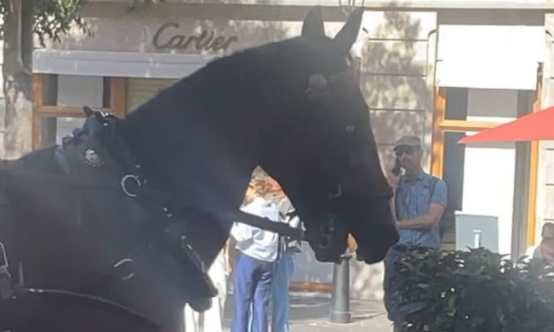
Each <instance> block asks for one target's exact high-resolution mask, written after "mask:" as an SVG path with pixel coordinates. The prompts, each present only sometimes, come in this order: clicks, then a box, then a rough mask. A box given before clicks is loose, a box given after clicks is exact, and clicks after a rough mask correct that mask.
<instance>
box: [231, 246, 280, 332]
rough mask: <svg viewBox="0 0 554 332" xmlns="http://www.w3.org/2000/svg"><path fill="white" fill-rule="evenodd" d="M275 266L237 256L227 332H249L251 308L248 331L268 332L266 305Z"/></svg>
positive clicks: (247, 257) (271, 263)
mask: <svg viewBox="0 0 554 332" xmlns="http://www.w3.org/2000/svg"><path fill="white" fill-rule="evenodd" d="M274 266H275V263H273V262H264V261H260V260H257V259H254V258H252V257H249V256H246V255H244V254H240V256H239V257H238V259H237V263H236V265H235V276H234V294H233V300H234V304H235V307H234V312H233V321H232V322H231V332H249V325H250V324H249V323H250V322H249V316H250V306H252V332H267V331H268V318H267V314H268V310H267V309H268V305H269V296H270V293H271V282H272V279H273V271H274Z"/></svg>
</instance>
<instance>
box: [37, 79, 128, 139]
mask: <svg viewBox="0 0 554 332" xmlns="http://www.w3.org/2000/svg"><path fill="white" fill-rule="evenodd" d="M33 91H34V96H33V148H34V149H37V148H40V147H45V146H51V145H54V144H56V143H60V142H61V139H62V137H64V136H66V135H69V134H71V132H72V131H73V129H74V128H76V127H79V126H81V125H82V124H83V121H84V117H85V114H84V112H83V106H85V105H86V106H90V107H92V108H94V109H98V110H101V111H103V112H111V113H114V114H116V115H118V116H124V114H125V79H123V78H110V77H97V76H75V75H43V74H40V75H35V76H34V80H33Z"/></svg>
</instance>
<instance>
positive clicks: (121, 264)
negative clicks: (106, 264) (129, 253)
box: [114, 258, 135, 281]
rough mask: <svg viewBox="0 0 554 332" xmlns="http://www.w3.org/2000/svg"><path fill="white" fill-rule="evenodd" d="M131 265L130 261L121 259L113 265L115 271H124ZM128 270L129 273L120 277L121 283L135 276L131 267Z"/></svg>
mask: <svg viewBox="0 0 554 332" xmlns="http://www.w3.org/2000/svg"><path fill="white" fill-rule="evenodd" d="M131 263H133V260H132V259H130V258H123V259H122V260H120V261H119V262H117V263H115V264H114V267H115V268H116V270H117V269H124V268H125V267H126V266H128V265H130V264H131ZM128 270H129V271H128V272H127V274H125V275H123V276H122V277H121V280H123V281H125V280H129V279H131V278H132V277H134V276H135V272H133V270H132V267H129V268H128ZM123 272H126V271H123Z"/></svg>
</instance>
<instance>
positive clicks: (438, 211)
mask: <svg viewBox="0 0 554 332" xmlns="http://www.w3.org/2000/svg"><path fill="white" fill-rule="evenodd" d="M445 206H446V183H445V182H444V181H442V180H439V181H437V183H436V185H435V191H434V193H433V197H431V199H430V204H429V209H428V210H427V213H425V214H424V215H421V216H419V217H417V218H413V219H405V220H401V221H399V222H397V223H396V225H397V226H398V228H403V229H426V228H431V227H436V226H438V225H439V220H440V219H441V217H442V214H443V213H444V207H445Z"/></svg>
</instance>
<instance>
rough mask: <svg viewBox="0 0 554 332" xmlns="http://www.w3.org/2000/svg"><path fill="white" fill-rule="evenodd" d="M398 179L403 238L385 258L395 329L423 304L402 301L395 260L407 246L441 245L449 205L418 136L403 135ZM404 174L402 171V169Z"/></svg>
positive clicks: (396, 203)
mask: <svg viewBox="0 0 554 332" xmlns="http://www.w3.org/2000/svg"><path fill="white" fill-rule="evenodd" d="M394 153H395V155H396V166H395V169H393V172H392V173H393V175H394V176H395V177H396V179H395V180H398V181H397V184H396V190H395V198H394V206H395V208H394V210H395V215H396V225H397V228H398V233H399V236H400V239H399V241H398V243H397V244H396V245H394V246H393V247H391V248H390V249H389V252H388V254H387V257H386V258H385V280H384V290H385V307H386V309H387V312H388V317H389V320H391V321H392V322H393V323H394V331H395V332H396V331H402V328H401V324H402V322H403V321H404V317H405V316H406V314H408V313H411V312H414V311H417V310H419V309H421V304H410V305H409V306H407V305H401V303H400V301H399V298H398V296H396V294H395V293H396V289H397V288H398V285H399V284H400V280H399V277H400V276H398V275H397V274H396V273H395V271H394V262H395V260H396V259H398V257H400V256H401V255H403V254H404V253H406V252H407V251H408V250H414V249H417V248H423V247H427V248H433V249H438V248H439V247H440V242H441V240H440V235H439V221H440V219H441V217H442V214H443V212H444V209H445V206H446V183H445V182H444V181H442V180H440V179H438V178H435V177H433V176H432V175H430V174H427V173H425V172H424V171H423V169H422V167H421V159H422V156H423V150H422V148H421V140H420V139H419V137H415V136H404V137H402V138H400V139H399V140H398V141H397V142H396V144H395V146H394ZM402 169H403V170H404V174H401V170H402ZM392 182H396V181H392Z"/></svg>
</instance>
